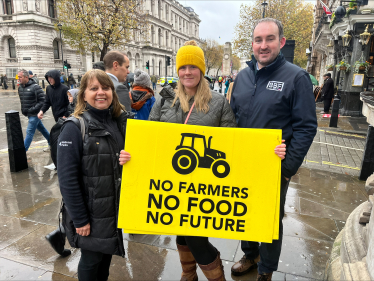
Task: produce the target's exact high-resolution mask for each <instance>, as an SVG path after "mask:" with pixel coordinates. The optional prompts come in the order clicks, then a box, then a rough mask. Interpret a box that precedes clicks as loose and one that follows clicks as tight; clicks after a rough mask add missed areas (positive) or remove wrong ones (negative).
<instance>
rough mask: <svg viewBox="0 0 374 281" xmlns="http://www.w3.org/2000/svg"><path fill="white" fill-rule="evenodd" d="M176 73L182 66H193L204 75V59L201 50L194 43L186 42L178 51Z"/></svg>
mask: <svg viewBox="0 0 374 281" xmlns="http://www.w3.org/2000/svg"><path fill="white" fill-rule="evenodd" d="M176 63H177V72H178V70H179V68H181V67H182V66H184V65H195V66H197V67H198V68H199V69H200V70H201V72H202V73H203V74H205V58H204V52H203V50H202V49H201V48H200V47H199V46H197V44H196V42H195V41H193V40H192V41H188V42H186V43H184V46H183V47H181V48H180V49H179V50H178V53H177V57H176Z"/></svg>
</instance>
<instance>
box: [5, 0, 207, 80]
mask: <svg viewBox="0 0 374 281" xmlns="http://www.w3.org/2000/svg"><path fill="white" fill-rule="evenodd" d="M55 2H56V0H0V3H1V5H0V74H5V73H6V74H7V76H8V78H14V77H15V75H16V73H17V70H18V69H20V68H25V69H27V70H32V71H33V72H34V73H37V74H38V76H39V77H40V78H42V77H43V76H44V74H45V73H46V72H47V71H48V70H50V69H61V70H62V65H63V60H67V61H68V62H69V63H70V64H71V67H72V68H71V69H70V70H69V72H71V73H73V74H74V75H75V76H76V75H78V74H83V73H85V72H86V71H87V70H89V69H91V68H92V64H93V62H95V61H98V60H99V58H100V56H99V54H98V53H94V52H93V53H87V54H84V55H82V54H80V53H78V52H77V51H76V50H73V49H72V48H70V47H69V46H67V45H66V44H64V42H62V43H63V44H62V46H63V49H62V51H63V52H61V39H60V33H59V31H56V30H55V29H54V24H55V23H57V22H58V11H56V3H55ZM144 5H145V7H144V10H145V11H146V12H148V14H149V18H148V22H149V29H150V30H149V33H148V34H149V36H148V39H147V40H143V41H141V40H140V39H139V36H137V34H136V33H135V34H134V38H133V40H132V41H130V42H127V43H125V44H124V45H123V48H119V49H121V50H123V51H125V52H126V53H127V55H128V57H129V58H130V71H134V70H135V68H140V69H142V70H146V69H145V66H146V62H147V61H149V64H150V69H149V73H150V74H156V75H159V76H163V75H165V72H166V69H165V64H166V63H165V56H169V57H171V66H169V67H168V68H167V74H168V76H171V75H176V71H175V56H176V52H177V50H178V49H179V48H180V47H181V46H183V44H184V42H185V41H188V40H196V41H199V24H200V19H199V16H198V15H197V14H196V13H195V12H194V10H193V9H192V8H190V7H184V6H183V5H181V4H180V3H179V2H178V1H175V0H145V1H144ZM62 41H63V34H62ZM62 56H63V60H62Z"/></svg>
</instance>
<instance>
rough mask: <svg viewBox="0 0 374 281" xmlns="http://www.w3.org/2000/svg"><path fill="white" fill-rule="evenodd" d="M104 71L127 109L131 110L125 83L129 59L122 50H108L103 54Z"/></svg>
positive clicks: (128, 92) (128, 71)
mask: <svg viewBox="0 0 374 281" xmlns="http://www.w3.org/2000/svg"><path fill="white" fill-rule="evenodd" d="M103 61H104V66H105V72H106V74H108V75H109V77H110V79H111V80H112V82H113V84H114V88H115V90H116V93H117V95H118V98H119V102H120V103H121V104H123V105H124V106H125V108H126V110H127V111H131V100H130V91H129V88H128V85H125V84H124V82H126V79H127V74H129V73H130V70H129V67H130V60H129V58H128V57H127V56H126V54H125V53H124V52H120V51H110V52H108V53H107V54H106V55H105V56H104V59H103Z"/></svg>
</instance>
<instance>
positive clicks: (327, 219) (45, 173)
mask: <svg viewBox="0 0 374 281" xmlns="http://www.w3.org/2000/svg"><path fill="white" fill-rule="evenodd" d="M31 148H34V149H31V150H30V151H29V152H28V164H29V169H28V170H25V171H22V172H19V173H13V174H11V173H10V172H9V164H8V155H7V154H6V153H3V154H0V280H76V279H77V266H78V261H79V257H80V251H79V250H75V249H72V255H70V256H69V257H66V258H62V257H60V256H59V255H58V254H56V253H55V252H54V251H53V250H52V249H51V247H50V246H49V244H48V243H47V242H46V240H45V238H44V236H45V235H46V234H48V233H49V232H51V231H52V230H54V229H55V228H56V227H57V225H58V218H57V214H58V211H59V208H60V200H61V195H60V192H59V188H58V179H57V174H56V172H55V171H50V170H47V169H45V168H44V166H45V165H48V164H50V163H51V159H50V157H49V154H48V153H45V152H42V150H41V148H40V146H38V145H35V144H33V146H32V147H31ZM365 200H367V195H366V193H365V189H364V182H361V181H359V180H358V179H357V177H355V176H352V175H346V174H345V173H343V174H342V173H336V172H335V171H333V172H331V171H329V170H325V171H322V170H317V169H314V168H310V167H301V168H300V169H299V171H298V173H297V174H296V175H295V176H294V177H293V178H292V179H291V183H290V186H289V190H288V194H287V201H286V206H285V210H286V216H285V218H284V221H283V223H284V240H283V249H282V254H281V258H280V263H279V268H278V272H276V273H275V274H274V277H273V280H320V279H322V277H323V272H324V268H325V263H326V261H327V260H328V258H329V254H330V251H331V247H332V244H333V241H334V239H335V237H336V236H337V234H338V233H339V231H340V230H341V229H342V228H343V227H344V223H345V220H346V219H347V217H348V215H349V213H350V212H351V211H352V210H353V209H354V208H355V207H357V206H358V205H359V204H361V203H362V202H363V201H365ZM124 241H125V248H126V257H125V258H121V257H114V258H113V262H112V266H111V271H110V273H111V275H110V278H109V280H156V279H157V280H179V277H180V274H181V267H180V265H179V258H178V253H177V251H176V245H175V236H168V235H130V234H124ZM211 242H212V243H213V245H214V246H216V247H217V249H218V250H219V251H220V252H221V254H222V258H223V260H224V263H223V264H224V267H225V275H226V279H227V280H255V278H256V272H251V273H248V274H246V275H244V276H241V277H235V276H231V272H230V268H231V266H232V265H233V264H234V262H235V261H237V260H239V259H240V258H241V256H242V255H243V253H242V252H241V250H240V241H238V240H226V239H216V238H213V239H211ZM67 246H68V245H67ZM198 272H199V279H200V280H206V278H205V277H204V276H203V275H202V272H201V271H200V270H198Z"/></svg>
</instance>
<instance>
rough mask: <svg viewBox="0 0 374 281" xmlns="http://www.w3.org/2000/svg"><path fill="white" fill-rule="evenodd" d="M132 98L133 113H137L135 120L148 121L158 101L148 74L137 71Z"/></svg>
mask: <svg viewBox="0 0 374 281" xmlns="http://www.w3.org/2000/svg"><path fill="white" fill-rule="evenodd" d="M130 97H131V102H132V103H131V108H132V112H134V113H135V117H134V119H140V120H148V117H149V113H150V112H151V109H152V107H153V104H154V103H155V101H156V99H155V97H154V92H153V90H152V89H151V79H150V77H149V75H148V73H146V72H144V71H142V70H140V69H135V72H134V84H133V85H132V91H131V95H130Z"/></svg>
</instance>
